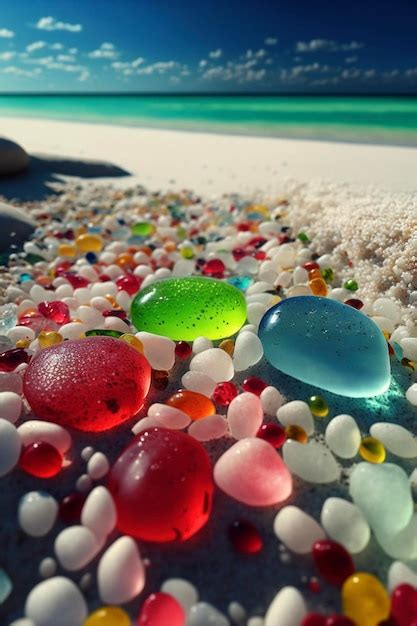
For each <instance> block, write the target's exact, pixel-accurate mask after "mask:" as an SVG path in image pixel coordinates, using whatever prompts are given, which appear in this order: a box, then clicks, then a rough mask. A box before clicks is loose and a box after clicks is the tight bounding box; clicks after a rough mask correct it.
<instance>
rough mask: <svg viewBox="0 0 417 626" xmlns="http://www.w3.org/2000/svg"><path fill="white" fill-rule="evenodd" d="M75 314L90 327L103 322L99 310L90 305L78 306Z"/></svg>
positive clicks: (97, 325)
mask: <svg viewBox="0 0 417 626" xmlns="http://www.w3.org/2000/svg"><path fill="white" fill-rule="evenodd" d="M75 316H76V317H77V318H78V319H80V320H81V321H82V322H83V323H84V324H87V325H88V326H89V327H90V328H97V327H99V326H101V324H103V323H104V318H103V316H102V314H101V313H100V311H98V310H97V309H95V308H94V307H92V306H85V305H82V306H80V307H78V309H77V310H76V312H75Z"/></svg>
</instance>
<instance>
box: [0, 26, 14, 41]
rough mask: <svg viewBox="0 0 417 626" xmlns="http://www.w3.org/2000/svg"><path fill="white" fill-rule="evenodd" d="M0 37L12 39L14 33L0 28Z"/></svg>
mask: <svg viewBox="0 0 417 626" xmlns="http://www.w3.org/2000/svg"><path fill="white" fill-rule="evenodd" d="M0 37H4V38H5V39H10V38H11V37H14V32H13V31H12V30H9V29H8V28H0Z"/></svg>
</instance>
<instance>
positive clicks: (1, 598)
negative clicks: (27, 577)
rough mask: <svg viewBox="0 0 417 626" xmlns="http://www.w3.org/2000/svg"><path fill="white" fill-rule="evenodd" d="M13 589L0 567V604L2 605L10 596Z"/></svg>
mask: <svg viewBox="0 0 417 626" xmlns="http://www.w3.org/2000/svg"><path fill="white" fill-rule="evenodd" d="M12 589H13V585H12V581H11V580H10V578H9V577H8V575H7V574H6V572H5V571H4V569H2V568H1V567H0V604H3V602H5V601H6V600H7V598H8V597H9V595H10V594H11V592H12Z"/></svg>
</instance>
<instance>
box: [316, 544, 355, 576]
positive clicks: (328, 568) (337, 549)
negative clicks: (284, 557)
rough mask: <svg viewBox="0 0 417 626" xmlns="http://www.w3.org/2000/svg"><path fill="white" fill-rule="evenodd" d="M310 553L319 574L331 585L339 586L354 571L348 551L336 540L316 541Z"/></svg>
mask: <svg viewBox="0 0 417 626" xmlns="http://www.w3.org/2000/svg"><path fill="white" fill-rule="evenodd" d="M311 553H312V556H313V560H314V563H315V565H316V567H317V569H318V570H319V572H320V575H321V576H322V578H324V579H325V580H326V581H327V582H328V583H330V584H331V585H336V586H337V587H341V586H342V585H343V583H344V581H345V580H346V578H348V577H349V576H351V575H352V574H353V573H354V571H355V566H354V563H353V561H352V557H351V556H350V554H349V552H348V551H347V550H346V549H345V548H344V547H343V546H342V545H341V544H340V543H336V541H331V540H330V539H323V540H320V541H316V542H315V543H314V544H313V547H312V551H311Z"/></svg>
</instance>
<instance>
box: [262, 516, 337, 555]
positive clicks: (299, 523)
mask: <svg viewBox="0 0 417 626" xmlns="http://www.w3.org/2000/svg"><path fill="white" fill-rule="evenodd" d="M274 532H275V534H276V536H277V537H278V539H279V540H280V541H282V543H283V544H284V545H285V546H286V547H287V548H288V549H289V550H291V551H292V552H296V553H297V554H307V553H308V552H311V548H312V546H313V543H315V542H316V541H320V540H321V539H325V537H326V535H325V534H324V531H323V529H322V528H321V526H320V524H318V523H317V522H316V520H315V519H314V518H313V517H311V515H308V514H307V513H304V511H302V510H301V509H299V508H298V507H297V506H292V505H290V506H284V508H283V509H281V510H280V511H279V513H278V515H277V516H276V517H275V520H274Z"/></svg>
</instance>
